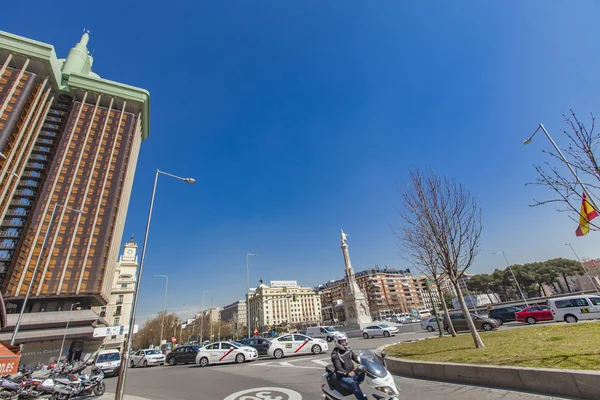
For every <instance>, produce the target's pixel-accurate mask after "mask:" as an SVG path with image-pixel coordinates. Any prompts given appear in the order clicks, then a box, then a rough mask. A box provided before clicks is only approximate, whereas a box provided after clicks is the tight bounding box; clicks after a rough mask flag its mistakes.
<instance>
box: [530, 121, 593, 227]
mask: <svg viewBox="0 0 600 400" xmlns="http://www.w3.org/2000/svg"><path fill="white" fill-rule="evenodd" d="M540 129H541V130H542V131H543V132H544V134H545V135H546V137H547V138H548V140H549V141H550V143H552V146H554V149H555V150H556V152H557V153H558V155H559V156H560V158H561V159H562V161H563V162H564V163H565V164H566V165H567V167H568V168H569V170H570V171H571V173H572V174H573V176H574V177H575V180H577V182H578V183H579V184H580V185H581V188H582V189H583V192H584V193H585V195H586V197H587V199H588V201H589V203H590V204H591V205H592V207H594V210H596V211H600V209H599V208H598V206H597V205H596V202H595V201H594V198H593V197H592V194H591V193H590V191H589V190H588V188H587V187H586V186H585V185H584V184H583V182H581V179H579V176H577V173H576V172H575V170H574V169H573V167H571V164H570V163H569V162H568V161H567V158H566V157H565V155H564V154H563V153H562V151H560V149H559V148H558V146H557V145H556V143H555V142H554V139H552V136H550V134H549V133H548V131H547V130H546V128H544V125H542V124H540V125H539V127H538V128H537V129H536V130H535V132H533V135H531V137H530V138H529V139H527V140H526V141H525V142H524V143H525V144H529V143H531V140H532V139H533V137H534V136H535V134H536V133H537V132H538V131H539V130H540ZM586 219H587V216H586Z"/></svg>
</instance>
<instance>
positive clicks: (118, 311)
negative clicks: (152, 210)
mask: <svg viewBox="0 0 600 400" xmlns="http://www.w3.org/2000/svg"><path fill="white" fill-rule="evenodd" d="M137 249H138V245H137V243H135V240H134V238H133V236H132V237H131V239H129V241H128V242H127V243H125V246H123V254H121V257H120V258H119V262H117V269H116V270H115V275H114V277H113V284H112V289H111V292H110V298H109V300H108V303H107V304H106V305H105V306H100V307H93V308H92V309H93V310H94V311H95V312H96V313H97V314H98V315H99V316H100V318H103V319H104V320H106V321H107V322H108V324H109V325H110V326H121V325H127V324H128V323H129V318H131V308H132V306H133V295H134V293H135V285H136V284H137V279H136V277H137V269H138V266H139V264H138V256H137ZM124 343H125V335H115V336H107V337H105V338H104V341H103V343H102V347H103V348H105V349H119V350H123V345H124Z"/></svg>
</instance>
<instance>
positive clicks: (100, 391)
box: [94, 382, 106, 396]
mask: <svg viewBox="0 0 600 400" xmlns="http://www.w3.org/2000/svg"><path fill="white" fill-rule="evenodd" d="M104 392H106V385H105V384H104V382H100V383H99V384H98V386H96V387H95V388H94V395H96V396H102V395H103V394H104Z"/></svg>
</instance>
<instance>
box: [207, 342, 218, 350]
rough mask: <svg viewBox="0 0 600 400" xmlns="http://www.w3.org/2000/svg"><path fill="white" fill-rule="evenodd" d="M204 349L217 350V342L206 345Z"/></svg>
mask: <svg viewBox="0 0 600 400" xmlns="http://www.w3.org/2000/svg"><path fill="white" fill-rule="evenodd" d="M206 350H219V343H213V344H211V345H208V346H206Z"/></svg>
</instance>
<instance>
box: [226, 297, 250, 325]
mask: <svg viewBox="0 0 600 400" xmlns="http://www.w3.org/2000/svg"><path fill="white" fill-rule="evenodd" d="M221 321H223V322H228V323H230V324H232V325H233V329H234V330H236V329H238V328H241V327H242V326H246V300H238V301H236V302H234V303H231V304H228V305H226V306H224V307H223V308H222V309H221Z"/></svg>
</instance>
